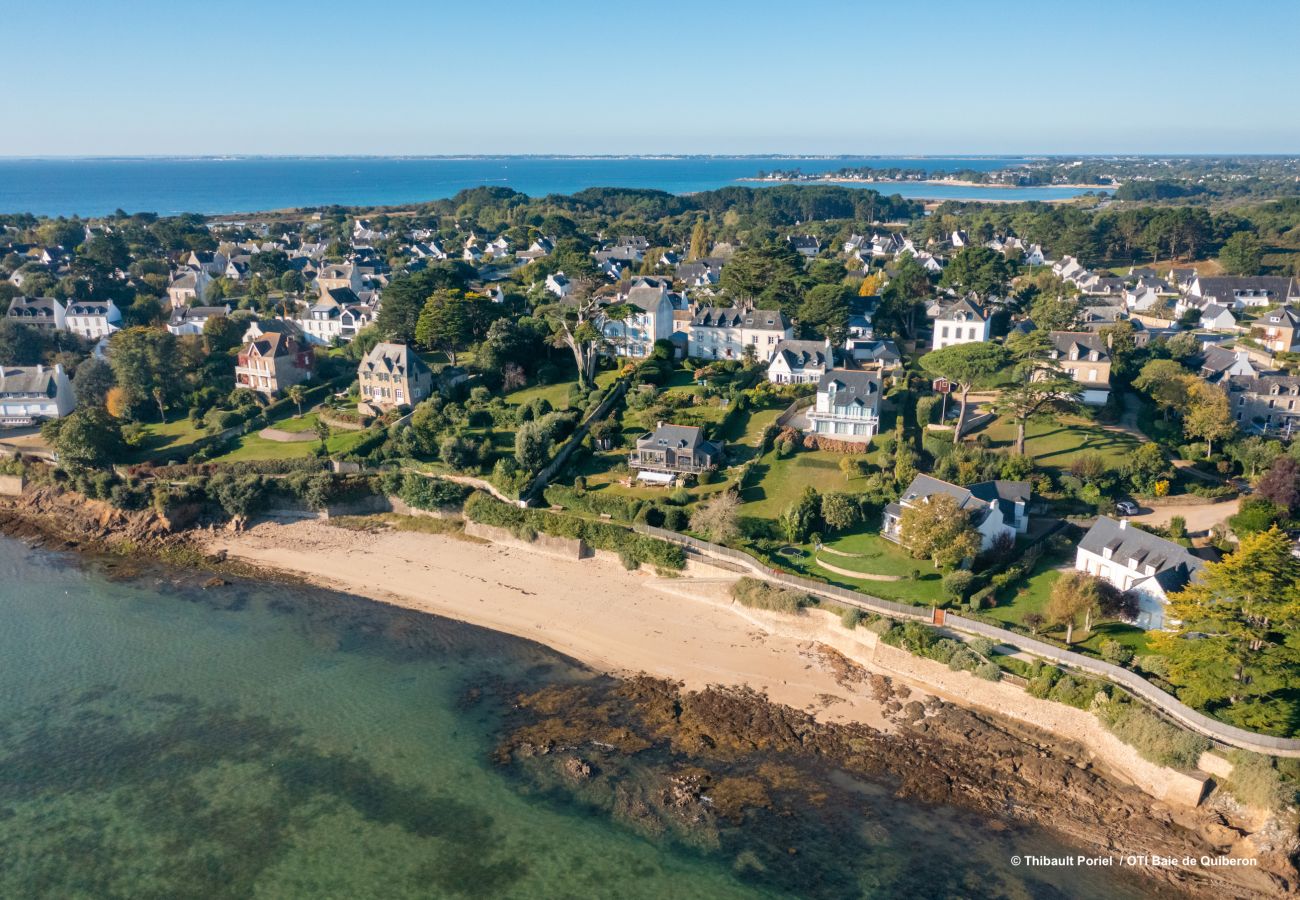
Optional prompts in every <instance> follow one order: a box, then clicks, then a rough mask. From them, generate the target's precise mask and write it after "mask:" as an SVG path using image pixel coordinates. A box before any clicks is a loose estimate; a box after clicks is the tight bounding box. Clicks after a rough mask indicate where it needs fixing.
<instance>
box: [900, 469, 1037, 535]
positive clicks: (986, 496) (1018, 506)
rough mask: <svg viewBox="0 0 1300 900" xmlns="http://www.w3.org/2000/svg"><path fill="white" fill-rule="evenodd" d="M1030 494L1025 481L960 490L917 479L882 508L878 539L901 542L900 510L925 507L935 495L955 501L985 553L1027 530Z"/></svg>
mask: <svg viewBox="0 0 1300 900" xmlns="http://www.w3.org/2000/svg"><path fill="white" fill-rule="evenodd" d="M1031 491H1032V488H1031V487H1030V484H1029V482H1027V481H981V482H979V483H978V484H972V485H971V486H970V487H961V486H959V485H956V484H949V483H948V482H946V481H940V480H939V479H938V478H932V477H931V476H929V475H917V476H916V477H915V478H914V479H912V483H911V484H909V485H908V486H907V489H906V490H905V491H903V494H902V496H901V497H899V498H898V502H897V503H891V504H889V505H888V506H886V507H885V512H884V515H883V517H882V520H881V524H880V536H881V537H884V538H888V539H889V540H891V541H901V540H902V537H903V533H902V527H903V510H904V509H907V508H908V507H916V506H920V505H921V504H923V503H928V502H929V500H930V498H931V497H933V496H935V495H936V494H947V495H948V496H950V497H952V498H953V499H954V500H956V501H957V507H958V508H959V509H963V510H966V512H968V513H969V514H970V520H971V526H972V527H974V529H975V530H976V531H977V532H979V535H980V549H981V550H987V549H989V548H990V547H992V546H993V544H994V542H995V541H997V540H998V539H999V538H1000V537H1001V536H1002V535H1008V536H1009V537H1011V538H1013V539H1014V538H1015V536H1016V535H1017V534H1024V533H1025V532H1027V531H1028V530H1029V497H1030V493H1031Z"/></svg>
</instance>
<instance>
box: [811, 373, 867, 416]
mask: <svg viewBox="0 0 1300 900" xmlns="http://www.w3.org/2000/svg"><path fill="white" fill-rule="evenodd" d="M832 387H833V388H834V390H831V388H832ZM817 393H819V394H826V395H827V397H828V398H829V400H830V404H831V406H834V407H841V406H848V405H850V404H858V405H861V406H871V407H875V406H877V405H879V403H880V378H879V376H877V375H876V373H875V372H859V371H856V370H852V369H836V370H835V371H833V372H827V373H826V374H825V375H823V376H822V378H821V381H819V382H818V383H817Z"/></svg>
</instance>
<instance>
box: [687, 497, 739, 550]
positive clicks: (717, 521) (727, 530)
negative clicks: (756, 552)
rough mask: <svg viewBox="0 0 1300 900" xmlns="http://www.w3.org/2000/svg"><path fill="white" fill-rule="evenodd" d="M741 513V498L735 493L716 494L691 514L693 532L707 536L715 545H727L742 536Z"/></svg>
mask: <svg viewBox="0 0 1300 900" xmlns="http://www.w3.org/2000/svg"><path fill="white" fill-rule="evenodd" d="M739 511H740V497H739V496H737V494H736V493H735V492H734V491H722V492H721V493H717V494H714V495H713V496H712V497H711V498H710V499H709V500H708V501H706V502H704V503H701V504H700V505H699V506H697V507H695V511H694V512H693V513H691V531H698V532H700V533H701V534H704V535H707V536H708V538H709V540H711V541H713V542H714V543H715V544H726V543H728V542H730V541H733V540H735V539H736V538H737V537H739V536H740V525H739V523H738V521H737V518H738V514H739Z"/></svg>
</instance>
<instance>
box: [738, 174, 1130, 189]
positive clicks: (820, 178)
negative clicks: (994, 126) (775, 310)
mask: <svg viewBox="0 0 1300 900" xmlns="http://www.w3.org/2000/svg"><path fill="white" fill-rule="evenodd" d="M736 180H737V181H742V182H748V183H754V184H930V185H935V186H938V187H972V188H998V189H1001V190H1019V191H1032V190H1034V189H1036V188H1044V189H1050V188H1065V189H1069V190H1080V191H1114V190H1115V187H1116V186H1115V185H1110V184H991V183H989V182H984V181H965V180H961V179H955V178H835V177H832V176H830V175H814V176H809V177H807V178H759V177H758V176H751V177H747V178H737V179H736Z"/></svg>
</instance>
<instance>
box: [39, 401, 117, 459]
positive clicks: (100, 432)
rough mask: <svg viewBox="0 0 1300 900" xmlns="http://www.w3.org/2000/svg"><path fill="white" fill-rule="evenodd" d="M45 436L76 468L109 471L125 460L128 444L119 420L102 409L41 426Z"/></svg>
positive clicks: (80, 411)
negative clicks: (122, 458)
mask: <svg viewBox="0 0 1300 900" xmlns="http://www.w3.org/2000/svg"><path fill="white" fill-rule="evenodd" d="M41 436H42V437H44V438H45V439H46V440H47V441H49V443H50V445H51V446H53V447H54V449H55V450H56V451H58V454H59V462H60V463H62V464H65V465H69V466H71V467H74V468H78V467H84V468H91V469H98V468H107V467H108V466H111V465H112V464H113V463H114V462H115V461H116V460H118V459H120V458H121V455H122V453H123V451H124V450H125V449H126V444H125V442H124V441H123V440H122V428H121V426H120V425H119V424H118V423H117V420H116V419H114V418H113V417H112V416H110V415H109V414H108V413H107V412H105V411H104V409H103V408H102V407H99V406H85V407H82V408H81V409H78V410H75V411H73V412H72V413H69V414H68V415H66V416H64V417H63V418H61V419H51V420H50V421H48V422H46V423H45V424H44V425H42V426H41Z"/></svg>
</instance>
